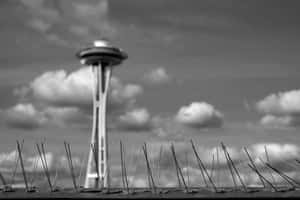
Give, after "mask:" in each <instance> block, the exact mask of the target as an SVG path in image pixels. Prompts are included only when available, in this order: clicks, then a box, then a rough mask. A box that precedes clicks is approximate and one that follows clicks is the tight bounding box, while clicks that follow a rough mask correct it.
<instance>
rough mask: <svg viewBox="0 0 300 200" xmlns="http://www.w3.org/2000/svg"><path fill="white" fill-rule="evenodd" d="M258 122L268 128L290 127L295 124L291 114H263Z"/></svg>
mask: <svg viewBox="0 0 300 200" xmlns="http://www.w3.org/2000/svg"><path fill="white" fill-rule="evenodd" d="M260 123H261V124H262V125H264V126H266V127H270V128H280V127H290V126H293V125H296V124H297V123H296V121H295V118H294V117H292V116H274V115H265V116H264V117H262V118H261V120H260Z"/></svg>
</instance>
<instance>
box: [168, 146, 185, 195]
mask: <svg viewBox="0 0 300 200" xmlns="http://www.w3.org/2000/svg"><path fill="white" fill-rule="evenodd" d="M171 150H172V153H173V158H174V162H175V165H176V167H177V169H178V172H179V175H180V176H181V180H182V182H183V185H184V188H185V191H186V192H189V188H188V187H187V185H186V182H185V179H184V176H183V173H182V171H181V167H180V165H179V163H178V160H177V157H176V153H175V148H174V145H173V144H171Z"/></svg>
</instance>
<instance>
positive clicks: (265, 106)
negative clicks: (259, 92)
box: [257, 90, 300, 115]
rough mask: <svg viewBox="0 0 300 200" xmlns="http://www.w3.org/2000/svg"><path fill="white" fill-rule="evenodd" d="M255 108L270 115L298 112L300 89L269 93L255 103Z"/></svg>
mask: <svg viewBox="0 0 300 200" xmlns="http://www.w3.org/2000/svg"><path fill="white" fill-rule="evenodd" d="M257 108H258V110H259V111H261V112H263V113H267V114H272V115H290V114H300V90H291V91H286V92H279V93H277V94H270V95H269V96H267V97H265V98H264V99H263V100H261V101H259V102H258V103H257Z"/></svg>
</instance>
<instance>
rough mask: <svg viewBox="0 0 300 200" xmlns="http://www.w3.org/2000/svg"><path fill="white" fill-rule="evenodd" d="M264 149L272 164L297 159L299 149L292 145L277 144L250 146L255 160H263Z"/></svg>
mask: <svg viewBox="0 0 300 200" xmlns="http://www.w3.org/2000/svg"><path fill="white" fill-rule="evenodd" d="M265 147H266V149H267V152H268V155H269V157H270V160H271V161H272V162H276V161H277V162H279V161H281V162H283V161H284V160H289V159H294V158H297V157H299V155H300V149H299V147H298V146H296V145H293V144H278V143H259V144H255V145H252V147H251V152H252V154H253V156H254V157H255V158H257V159H258V158H259V157H261V158H264V159H265V156H266V154H265Z"/></svg>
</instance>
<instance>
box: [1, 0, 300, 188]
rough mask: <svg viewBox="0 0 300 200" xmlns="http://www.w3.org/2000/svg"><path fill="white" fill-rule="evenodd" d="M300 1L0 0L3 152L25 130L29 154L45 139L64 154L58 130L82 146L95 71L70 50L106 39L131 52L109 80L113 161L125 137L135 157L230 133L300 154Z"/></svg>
mask: <svg viewBox="0 0 300 200" xmlns="http://www.w3.org/2000/svg"><path fill="white" fill-rule="evenodd" d="M299 9H300V3H299V1H292V0H288V1H283V0H272V1H271V0H251V1H250V0H248V1H238V0H226V1H225V0H224V1H215V0H209V1H208V0H207V1H203V0H200V1H199V0H190V1H174V0H155V1H146V0H126V1H117V0H111V1H89V0H88V1H75V0H74V1H58V0H47V1H46V0H44V1H43V0H23V1H21V0H20V1H15V0H9V1H8V0H2V1H1V2H0V44H1V46H0V48H1V51H0V52H1V53H0V94H1V98H0V110H1V112H0V119H1V122H0V152H3V153H2V154H1V156H2V157H3V159H4V157H5V156H7V155H9V154H8V153H9V152H12V151H14V149H15V140H16V139H20V140H21V139H23V138H24V139H25V151H26V152H27V153H28V154H35V153H33V151H35V149H34V148H33V144H34V142H36V141H41V140H43V139H44V138H45V139H46V141H47V142H46V143H47V148H48V150H49V152H50V154H51V155H52V154H53V155H54V154H55V155H57V154H61V153H64V151H63V150H64V149H63V140H66V141H68V142H70V143H71V147H72V149H73V151H74V153H75V154H76V155H79V156H80V155H82V153H84V152H87V149H88V148H89V140H90V135H91V126H92V118H91V117H92V116H91V114H92V109H91V105H92V96H91V84H90V83H91V79H90V71H89V69H88V68H83V66H81V65H80V63H79V61H78V60H77V59H76V57H75V53H76V52H77V51H78V50H80V49H81V48H82V47H85V46H87V45H89V44H91V43H92V41H93V40H95V39H99V38H106V39H108V40H109V41H110V42H111V43H113V44H114V45H116V46H118V47H120V48H122V49H123V50H124V51H126V52H127V53H128V55H129V58H128V60H126V61H124V63H123V64H122V65H121V66H119V67H116V68H114V70H113V80H112V82H111V92H110V96H109V101H110V103H109V108H108V127H109V129H108V131H109V140H110V142H109V143H110V147H109V148H110V152H111V157H112V158H111V160H112V165H113V166H114V164H115V165H116V166H118V165H117V164H118V159H119V153H118V152H119V149H118V148H119V146H118V144H119V143H118V142H119V140H122V141H123V142H124V143H125V145H126V148H127V149H128V150H127V152H128V154H130V155H134V153H135V152H138V151H140V150H141V145H142V143H143V142H147V143H149V145H150V146H151V145H153V146H154V148H153V151H155V150H156V151H157V148H156V147H158V146H159V145H160V144H169V143H170V142H173V143H174V144H175V146H176V144H178V145H179V146H183V147H184V148H190V145H189V140H190V139H194V141H195V142H196V143H197V145H198V147H199V148H203V152H205V151H206V150H207V149H211V148H213V147H215V146H218V145H219V143H220V142H221V141H223V142H224V143H225V144H227V145H228V146H230V147H232V148H236V152H239V151H240V150H239V149H240V148H241V147H242V146H249V147H251V148H252V147H253V148H254V147H255V145H259V144H267V145H268V144H270V151H274V157H276V155H278V154H277V153H276V152H287V153H286V154H288V155H296V156H299V155H300V154H299V153H300V150H299V148H298V146H299V144H300V137H299V131H300V129H299V125H300V117H299V116H300V90H299V84H300V70H299V63H300V60H299V53H300V37H299V35H300V25H299V24H300V13H299ZM157 145H158V146H157ZM272 145H273V146H272ZM167 148H169V147H168V146H166V151H167V150H169V149H167ZM184 148H183V149H184ZM178 151H180V150H178ZM207 151H208V150H207ZM293 153H294V154H293ZM154 154H155V153H154ZM1 156H0V158H2V157H1ZM191 156H192V155H191ZM154 157H155V156H154ZM5 158H6V157H5ZM129 158H130V156H129ZM191 159H192V158H191ZM274 159H275V158H274ZM1 161H2V160H1V159H0V165H1ZM3 162H5V159H4V161H3ZM137 171H138V169H137ZM136 173H138V172H136ZM141 184H142V183H141Z"/></svg>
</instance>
